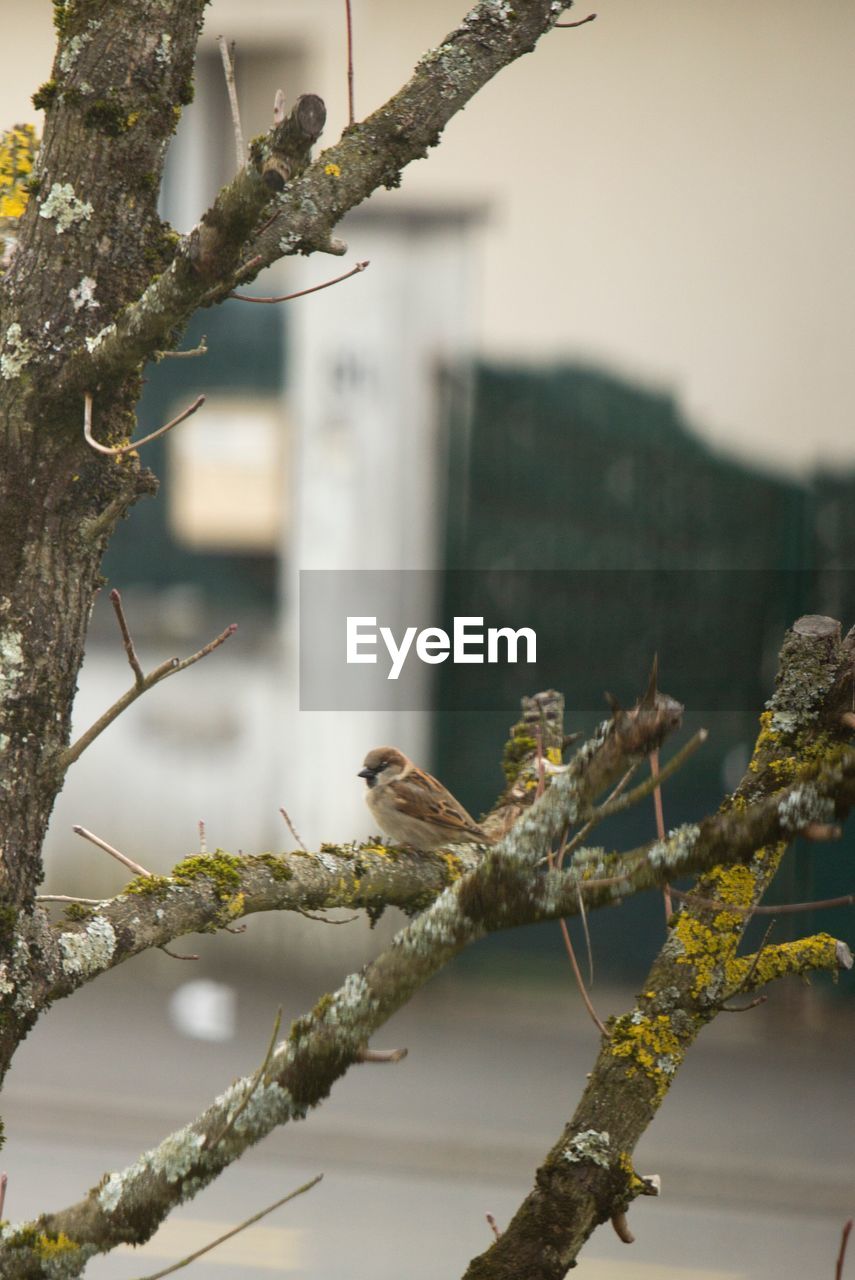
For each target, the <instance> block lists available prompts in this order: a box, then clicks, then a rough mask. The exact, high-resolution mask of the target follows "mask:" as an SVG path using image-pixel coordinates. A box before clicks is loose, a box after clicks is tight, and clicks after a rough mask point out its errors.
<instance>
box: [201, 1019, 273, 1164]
mask: <svg viewBox="0 0 855 1280" xmlns="http://www.w3.org/2000/svg"><path fill="white" fill-rule="evenodd" d="M281 1025H282V1006H281V1005H280V1006H279V1008H278V1009H277V1011H276V1017H275V1018H274V1020H273V1032H272V1034H271V1036H270V1043H269V1044H268V1046H267V1052H266V1053H265V1055H264V1057H263V1059H262V1061H261V1066H260V1067H259V1068H258V1070H257V1071H256V1073H255V1075H254V1076H253V1077H252V1079H251V1080H250V1082H249V1088H248V1089H247V1091H246V1093H245V1094H244V1096H243V1098H242V1099H241V1101H240V1105H239V1106H238V1107H237V1108H236V1110H235V1111H233V1112H232V1114H231V1115H230V1116H229V1119H228V1121H227V1122H226V1124H225V1125H224V1126H223V1128H222V1129H221V1130H220V1132H219V1133H218V1134H217V1135H216V1136H215V1137H213V1138H212V1139H211V1141H210V1142H206V1143H205V1146H206V1148H207V1150H209V1151H210V1150H211V1148H212V1147H215V1146H216V1145H217V1144H218V1143H219V1142H222V1140H223V1138H224V1137H225V1136H226V1134H227V1133H230V1132H231V1131H232V1129H233V1128H234V1126H235V1121H236V1120H237V1118H238V1116H240V1115H241V1114H242V1112H244V1111H245V1110H246V1108H247V1107H248V1106H249V1103H250V1100H251V1098H252V1095H253V1094H254V1093H255V1091H256V1089H257V1088H258V1086H259V1085H260V1084H261V1081H262V1079H263V1077H264V1073H265V1071H266V1070H267V1068H268V1066H269V1064H270V1059H271V1058H272V1057H273V1050H274V1049H275V1048H276V1039H277V1036H278V1035H279V1028H280V1027H281Z"/></svg>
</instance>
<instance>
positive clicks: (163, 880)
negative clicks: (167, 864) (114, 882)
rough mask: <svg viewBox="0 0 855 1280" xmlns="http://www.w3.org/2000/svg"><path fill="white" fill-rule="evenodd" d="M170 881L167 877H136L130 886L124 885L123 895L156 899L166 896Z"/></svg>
mask: <svg viewBox="0 0 855 1280" xmlns="http://www.w3.org/2000/svg"><path fill="white" fill-rule="evenodd" d="M170 884H171V881H170V879H169V877H168V876H137V877H136V878H135V879H134V880H132V881H131V882H130V884H127V885H125V887H124V889H123V890H122V892H123V893H136V894H139V895H140V897H143V898H147V897H157V898H163V897H165V896H166V894H167V892H168V890H169V888H170Z"/></svg>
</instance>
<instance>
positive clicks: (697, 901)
mask: <svg viewBox="0 0 855 1280" xmlns="http://www.w3.org/2000/svg"><path fill="white" fill-rule="evenodd" d="M671 892H672V894H673V895H674V897H675V898H680V899H681V900H682V901H683V902H691V903H692V904H693V906H698V907H709V909H710V910H711V911H733V912H734V913H735V914H736V915H740V916H789V915H794V914H795V913H796V912H797V911H825V910H827V909H828V908H829V907H851V906H853V905H855V893H845V894H843V896H842V897H840V898H815V899H814V900H813V902H785V903H783V904H781V905H779V906H775V907H738V906H737V905H736V903H735V902H722V901H721V900H720V899H719V898H699V897H698V896H697V894H696V893H694V892H693V891H692V890H691V889H689V890H686V889H675V888H674V887H673V886H672V888H671Z"/></svg>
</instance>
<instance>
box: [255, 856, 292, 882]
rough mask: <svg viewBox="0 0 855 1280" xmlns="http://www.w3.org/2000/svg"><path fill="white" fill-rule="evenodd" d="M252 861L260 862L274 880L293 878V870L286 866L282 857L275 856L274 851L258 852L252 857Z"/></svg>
mask: <svg viewBox="0 0 855 1280" xmlns="http://www.w3.org/2000/svg"><path fill="white" fill-rule="evenodd" d="M252 861H253V862H260V863H261V865H262V866H264V867H266V868H267V870H268V871H269V872H270V874H271V875H272V877H273V879H274V880H279V881H282V882H284V881H286V880H292V879H293V878H294V872H293V871H292V870H291V868H290V867H289V866H288V864H287V862H286V861H285V859H284V858H281V857H279V856H277V854H275V853H259V854H257V855H256V856H255V857H254V858H253V859H252Z"/></svg>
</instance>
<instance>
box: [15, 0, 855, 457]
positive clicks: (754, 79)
mask: <svg viewBox="0 0 855 1280" xmlns="http://www.w3.org/2000/svg"><path fill="white" fill-rule="evenodd" d="M465 7H466V0H434V2H433V3H432V4H429V5H427V4H422V3H416V0H354V25H355V39H356V100H357V113H358V114H365V113H367V112H368V111H370V110H371V109H373V108H374V107H376V106H377V105H379V104H380V103H381V102H382V101H383V100H384V98H385V97H386V96H387V95H388V94H389V93H391V92H392V91H394V90H395V89H396V88H397V87H398V86H399V85H400V84H401V83H402V81H403V80H404V79H405V78H406V77H407V76H408V75H409V74H410V71H411V69H412V66H413V64H414V62H415V61H416V59H417V58H418V57H419V56H420V55H421V54H422V53H423V52H424V51H425V49H426V48H428V47H429V46H431V45H435V44H436V43H437V42H438V41H439V40H440V39H441V38H442V36H443V35H444V34H445V33H446V31H447V30H448V29H450V28H451V27H452V26H453V25H454V24H455V22H456V21H457V20H459V18H460V17H461V16H462V14H463V12H464V11H465ZM595 7H596V8H597V9H598V13H599V16H598V18H597V20H596V22H593V23H590V24H589V25H587V26H584V27H582V28H580V29H578V30H570V31H555V32H553V33H552V34H551V35H550V36H549V37H547V38H546V39H545V40H543V41H542V42H541V44H540V45H539V46H538V48H537V50H536V51H535V53H534V54H533V55H530V56H528V57H525V58H523V59H522V60H521V61H520V62H519V63H517V64H516V65H514V66H513V67H511V68H510V69H508V70H507V71H506V72H504V73H502V75H500V76H499V77H498V78H497V80H495V81H494V82H493V83H492V84H491V85H490V86H488V87H487V89H486V90H485V91H484V92H483V93H482V94H480V95H479V96H478V98H477V99H476V100H475V101H474V102H473V103H472V104H471V105H470V106H469V107H467V109H466V111H465V112H464V113H463V114H462V115H460V116H458V117H457V118H456V119H455V120H454V121H453V122H452V123H451V125H450V126H449V128H448V129H447V131H446V136H445V138H444V140H443V142H442V145H441V146H440V148H439V149H438V151H437V152H435V153H434V154H433V155H432V156H431V157H430V159H429V160H428V162H427V163H420V164H415V165H413V166H411V167H410V169H408V170H407V172H406V173H405V175H404V182H403V191H402V192H400V193H395V194H394V195H393V196H391V197H387V196H385V195H384V196H383V197H382V198H383V199H391V200H393V201H397V202H403V201H406V200H409V199H417V200H419V201H423V200H425V199H429V200H431V201H434V202H436V203H438V204H443V203H444V202H446V201H448V200H451V201H454V202H457V201H461V200H462V201H466V202H471V201H475V202H478V203H480V202H486V203H487V205H488V207H489V209H490V211H491V218H490V221H489V224H488V226H487V227H486V229H485V232H484V235H483V242H482V245H481V255H482V265H483V276H482V281H483V285H482V289H481V291H480V294H479V296H478V297H477V299H476V300H475V301H476V307H477V312H476V317H475V334H476V338H477V344H478V347H479V348H480V350H481V351H483V352H484V353H486V354H488V355H490V356H509V357H513V358H519V357H524V358H527V359H528V358H534V359H553V358H555V357H562V356H568V355H569V356H579V355H587V356H590V357H591V358H592V359H594V360H598V361H603V362H605V363H607V364H609V365H610V366H613V367H615V368H617V369H618V370H620V371H623V372H626V373H629V374H630V375H635V376H638V377H639V378H642V379H645V380H652V381H656V382H663V383H666V384H668V385H669V386H672V387H676V388H677V390H678V391H679V392H680V394H681V396H682V398H683V401H684V404H685V405H686V407H687V408H688V410H689V412H690V415H691V416H692V417H693V418H694V419H695V421H696V422H697V424H698V426H699V428H700V429H701V430H702V431H703V432H704V433H705V434H708V435H712V436H713V437H714V438H715V439H716V440H717V441H719V442H721V443H722V444H723V445H726V446H727V447H728V448H730V449H734V450H736V451H738V452H740V453H741V454H743V455H747V456H749V457H753V458H762V459H764V460H765V461H767V462H769V463H772V464H773V465H776V466H782V467H788V468H794V467H797V466H799V465H801V464H805V463H808V462H809V461H811V460H812V459H813V458H815V457H816V456H821V457H826V458H831V459H838V460H840V461H849V460H851V459H852V457H853V446H852V431H851V417H852V405H853V401H855V361H852V359H851V358H850V349H851V342H852V338H851V335H852V332H853V329H855V288H853V274H855V263H853V255H854V254H855V249H853V238H852V234H851V227H852V225H853V221H855V167H853V165H852V163H851V130H852V119H853V113H855V77H853V75H852V49H853V47H855V6H853V5H852V4H850V3H848V2H847V0H826V3H824V4H823V5H822V7H821V10H817V9H816V8H811V7H809V6H807V5H806V4H804V3H803V2H801V0H753V2H752V3H751V4H749V5H740V6H739V7H738V8H737V9H733V10H721V9H719V8H716V7H715V6H711V5H708V4H701V3H698V0H694V2H693V3H687V2H686V0H657V3H656V4H655V5H653V6H651V5H640V4H638V3H637V0H607V2H606V3H605V4H602V5H598V6H595ZM4 9H5V11H6V13H7V23H6V27H5V29H6V31H7V32H9V31H13V32H14V33H15V34H14V36H13V37H11V38H9V39H7V41H6V42H5V45H4V56H3V57H2V63H3V75H2V77H0V121H6V122H8V123H12V122H13V121H15V120H17V119H32V118H33V116H34V112H33V109H32V107H31V106H30V104H29V94H30V93H31V92H32V89H33V88H34V87H35V86H36V85H37V84H38V83H39V82H40V81H41V80H43V79H45V78H47V76H48V74H49V71H50V64H51V56H52V39H53V37H52V31H51V26H50V6H49V5H48V4H47V3H46V0H45V3H42V4H40V5H34V4H32V3H31V0H5V5H4ZM588 11H589V10H588V9H587V8H584V7H582V6H581V5H578V4H577V6H576V8H575V9H574V11H573V15H572V16H574V17H577V16H578V17H581V16H584V14H586V13H587V12H588ZM343 25H344V24H343V5H342V4H341V3H340V0H290V2H288V3H285V2H284V0H214V3H213V4H212V5H211V7H210V8H209V10H208V16H207V22H206V37H205V38H206V39H207V40H208V41H213V40H214V39H215V37H216V35H217V34H218V33H219V32H224V33H226V34H228V35H229V36H230V37H233V38H235V39H236V40H237V41H238V47H239V50H240V47H241V45H243V46H244V47H246V48H248V47H249V46H250V45H252V44H255V45H256V46H259V45H264V47H265V48H267V49H270V48H272V47H275V43H276V42H277V41H278V42H280V43H282V45H283V47H284V45H286V44H287V45H289V46H291V47H297V48H298V49H299V51H300V53H301V55H302V57H303V58H304V59H305V61H304V64H303V65H304V66H305V69H306V70H305V74H306V82H305V83H300V84H290V83H285V84H284V85H283V87H284V88H285V90H286V92H287V94H288V96H289V97H293V96H296V94H297V93H299V92H301V91H303V90H306V89H311V90H314V91H316V92H318V93H320V94H321V95H322V96H323V97H324V98H325V99H326V101H327V103H328V106H329V126H328V129H327V133H326V137H327V139H328V140H333V139H334V138H335V137H336V136H337V134H338V131H339V130H340V128H341V127H342V125H343V124H344V123H345V88H346V86H345V62H344V56H345V54H344V30H343ZM238 56H240V53H239V55H238ZM284 65H285V61H284V55H283V67H284ZM275 87H276V86H271V93H272V90H273V88H275ZM353 247H354V251H355V252H356V253H358V252H359V248H358V245H354V246H353Z"/></svg>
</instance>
